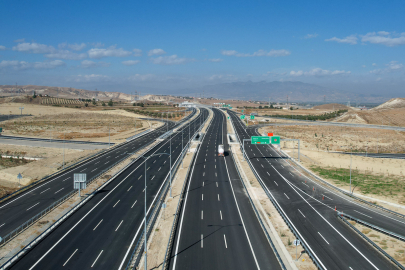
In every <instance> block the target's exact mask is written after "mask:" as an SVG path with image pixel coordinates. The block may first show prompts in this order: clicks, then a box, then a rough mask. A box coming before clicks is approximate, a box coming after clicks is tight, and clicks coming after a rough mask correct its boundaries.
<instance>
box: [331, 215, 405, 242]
mask: <svg viewBox="0 0 405 270" xmlns="http://www.w3.org/2000/svg"><path fill="white" fill-rule="evenodd" d="M338 215H340V216H343V217H346V218H348V219H350V220H353V221H356V222H357V223H360V224H363V225H364V226H367V227H369V228H371V229H373V230H376V231H379V232H381V233H383V234H386V235H388V236H391V237H394V238H396V239H398V240H401V241H405V236H402V235H400V234H397V233H394V232H391V231H389V230H386V229H383V228H381V227H378V226H375V225H373V224H371V223H368V222H366V221H364V220H361V219H358V218H355V217H352V216H350V215H348V214H345V213H343V212H340V211H338Z"/></svg>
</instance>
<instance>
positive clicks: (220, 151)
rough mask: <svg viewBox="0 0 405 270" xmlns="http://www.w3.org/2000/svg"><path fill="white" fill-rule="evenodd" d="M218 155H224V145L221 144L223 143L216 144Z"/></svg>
mask: <svg viewBox="0 0 405 270" xmlns="http://www.w3.org/2000/svg"><path fill="white" fill-rule="evenodd" d="M218 156H219V157H223V156H224V145H223V144H219V145H218Z"/></svg>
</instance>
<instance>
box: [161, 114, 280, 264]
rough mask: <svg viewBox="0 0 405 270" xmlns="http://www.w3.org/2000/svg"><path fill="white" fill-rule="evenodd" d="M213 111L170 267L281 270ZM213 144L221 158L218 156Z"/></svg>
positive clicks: (219, 118) (221, 120)
mask: <svg viewBox="0 0 405 270" xmlns="http://www.w3.org/2000/svg"><path fill="white" fill-rule="evenodd" d="M213 110H214V118H213V121H212V123H211V125H210V127H209V129H208V130H207V133H206V135H205V137H204V139H203V141H202V143H201V146H200V148H199V150H198V153H197V158H196V160H195V163H194V164H193V167H192V173H191V179H190V181H189V183H188V187H187V192H186V195H185V199H184V200H185V201H184V204H183V208H182V211H181V214H180V219H179V224H177V231H176V236H175V239H174V244H173V249H172V251H171V254H172V255H171V258H170V262H169V263H170V269H172V270H174V269H281V267H280V264H279V262H278V261H277V259H276V257H275V255H274V253H273V250H272V249H271V247H270V245H269V243H268V241H267V239H266V236H265V235H264V232H263V230H262V228H261V227H260V224H259V221H258V220H257V217H256V216H255V213H254V210H253V208H252V205H251V204H250V201H249V199H248V197H247V195H246V193H245V190H244V188H243V185H242V183H241V180H240V178H239V175H238V173H237V171H236V168H235V164H234V162H233V159H232V157H231V156H230V155H229V150H228V143H227V139H226V131H227V128H226V121H225V117H224V114H223V113H222V112H220V111H219V110H217V109H213ZM218 144H223V145H224V147H225V157H219V156H218Z"/></svg>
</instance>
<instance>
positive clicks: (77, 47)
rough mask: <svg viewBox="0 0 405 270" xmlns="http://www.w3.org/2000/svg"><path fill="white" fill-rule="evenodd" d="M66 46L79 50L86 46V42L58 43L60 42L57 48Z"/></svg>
mask: <svg viewBox="0 0 405 270" xmlns="http://www.w3.org/2000/svg"><path fill="white" fill-rule="evenodd" d="M66 47H68V48H69V49H71V50H74V51H81V50H83V49H84V48H86V44H85V43H81V44H77V43H75V44H68V43H67V42H64V43H60V44H59V45H58V48H59V49H64V48H66Z"/></svg>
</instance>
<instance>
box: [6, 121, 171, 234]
mask: <svg viewBox="0 0 405 270" xmlns="http://www.w3.org/2000/svg"><path fill="white" fill-rule="evenodd" d="M168 124H169V127H167V124H166V125H164V126H162V127H160V128H158V129H156V130H154V131H152V132H150V133H148V134H146V135H144V136H141V137H139V138H137V139H134V140H132V141H129V142H127V143H124V144H121V145H118V146H116V147H114V148H112V149H111V150H109V151H107V152H105V153H103V154H101V155H99V156H97V157H95V158H92V159H90V160H88V161H86V162H84V163H82V164H80V165H78V166H76V167H74V168H72V169H69V170H67V171H66V172H63V173H60V174H57V175H55V176H54V177H51V178H50V179H48V180H46V181H44V182H43V183H41V184H38V185H36V186H34V187H32V188H30V189H28V190H26V191H24V192H22V193H20V194H19V195H16V196H14V197H12V198H10V199H8V200H6V201H4V202H2V203H0V236H1V237H3V238H4V236H6V235H7V234H8V233H10V232H12V231H13V230H14V229H16V228H17V227H19V226H20V225H21V224H23V223H24V222H26V221H27V220H29V219H31V218H32V217H34V216H35V215H37V214H38V213H40V212H42V211H43V210H44V209H46V208H48V207H49V206H50V205H51V204H52V203H54V202H56V201H58V200H59V199H60V198H62V197H64V196H65V195H67V194H68V193H70V192H71V191H72V190H73V174H74V173H86V174H87V180H90V179H91V178H92V177H94V176H96V175H97V174H98V173H99V172H100V171H102V170H103V169H104V168H108V167H109V166H111V165H113V164H116V163H119V162H121V161H122V160H124V159H126V158H127V157H128V153H131V152H135V151H137V149H139V148H141V147H143V146H144V145H145V144H148V143H151V142H153V141H154V140H155V139H156V138H158V137H159V136H161V135H162V134H164V133H165V132H166V131H167V129H172V128H173V127H175V126H176V125H177V124H175V123H173V122H168Z"/></svg>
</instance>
